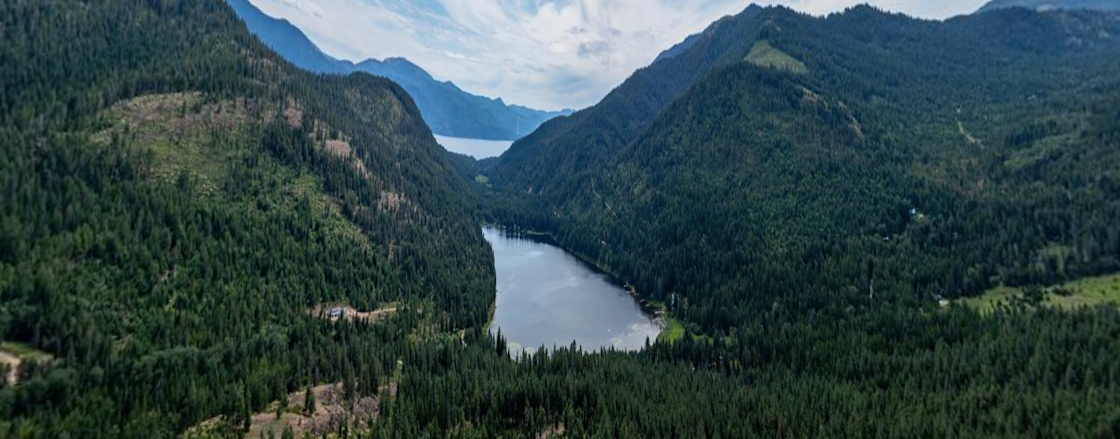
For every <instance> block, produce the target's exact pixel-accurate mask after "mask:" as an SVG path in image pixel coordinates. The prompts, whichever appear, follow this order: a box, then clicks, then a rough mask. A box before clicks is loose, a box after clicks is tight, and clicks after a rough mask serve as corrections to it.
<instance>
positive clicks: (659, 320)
mask: <svg viewBox="0 0 1120 439" xmlns="http://www.w3.org/2000/svg"><path fill="white" fill-rule="evenodd" d="M482 227H484V228H485V227H490V228H492V229H496V230H501V231H504V232H511V233H516V234H522V235H525V236H528V237H531V238H536V239H540V238H546V241H544V242H543V243H545V244H549V245H554V246H556V247H558V248H560V249H561V250H564V251H565V252H567V253H568V254H570V255H572V256H573V257H575V258H576V259H578V260H579V261H580V262H582V263H584V264H586V265H588V266H590V267H591V268H594V269H595V270H596V271H598V272H600V273H603V274H605V275H607V276H608V277H609V278H610V279H611V281H612V282H614V283H616V285H618V286H620V287H622V288H623V290H624V291H626V293H627V294H629V295H630V296H631V297H632V298H634V299H635V301H636V302H637V303H638V306H639V308H641V309H642V311H643V312H645V313H647V314H648V315H649V316H650V317H653V321H654V323H656V324H657V326H658V327H660V328H661V332H659V333H658V335H657V339H656V340H655V341H666V342H670V343H672V342H675V341H676V340H677V339H679V338H680V337H681V335H677V334H676V332H678V331H674V328H676V327H679V326H682V324H681V322H680V321H679V320H677V318H675V317H673V316H672V314H671V313H670V312H669V310H668V308H667V307H666V306H665V304H664V303H661V302H658V301H655V300H652V299H650V298H647V297H644V296H642V294H641V293H639V292H638V289H637V288H635V287H634V286H633V285H632V284H631V283H630V282H628V281H625V280H624V279H623V278H622V277H621V276H618V275H617V274H615V273H614V272H613V271H611V270H610V269H607V268H606V267H603V266H601V265H599V264H598V263H596V262H594V261H592V260H591V258H589V257H587V256H586V255H584V254H582V253H580V252H578V251H574V250H572V249H569V248H568V247H566V246H564V245H563V244H561V243H560V241H559V240H558V239H556V236H555V235H553V234H552V233H551V232H542V231H537V230H532V229H514V228H511V227H507V226H505V225H503V224H498V223H490V222H487V221H483V222H482ZM496 293H497V292H496V291H495V298H494V304H495V305H494V306H491V314H490V319H489V320H487V322H486V327H487V328H489V327H490V324H491V323H492V322H493V317H494V316H493V309H494V308H495V307H496V304H497V295H496Z"/></svg>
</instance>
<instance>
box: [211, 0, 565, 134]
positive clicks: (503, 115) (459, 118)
mask: <svg viewBox="0 0 1120 439" xmlns="http://www.w3.org/2000/svg"><path fill="white" fill-rule="evenodd" d="M226 1H227V3H229V5H230V6H231V7H232V8H233V10H234V11H235V12H236V13H237V15H238V17H240V18H241V19H242V20H244V21H245V24H246V26H248V28H249V31H250V32H252V33H253V34H255V35H257V36H258V37H259V38H260V39H261V41H263V42H264V43H265V44H266V45H268V46H269V47H271V48H272V49H273V50H275V51H276V52H277V53H279V54H280V55H281V56H283V57H284V59H287V60H288V61H289V62H291V63H292V64H295V65H296V66H298V67H300V68H303V69H306V70H309V71H312V72H316V73H329V74H343V75H344V74H349V73H352V72H365V73H369V74H372V75H377V76H384V77H386V78H389V79H390V80H392V81H394V82H396V83H398V84H400V85H401V87H403V88H404V89H405V91H407V92H408V94H409V95H410V96H412V99H413V100H414V101H416V105H417V106H418V107H419V108H420V114H421V115H422V116H423V118H424V121H425V122H426V123H427V124H428V127H429V128H431V130H432V132H433V133H435V134H438V135H442V136H449V137H466V138H473V139H486V140H516V139H519V138H521V137H523V136H525V135H527V134H529V133H531V132H533V130H535V129H537V127H539V126H540V125H541V124H542V123H544V122H546V121H548V120H549V119H552V118H555V117H557V116H565V115H569V114H571V113H572V111H571V110H562V111H541V110H536V109H531V108H527V107H522V106H516V105H506V103H505V102H503V101H502V100H501V98H497V99H490V98H486V97H482V96H477V95H473V94H470V93H467V92H465V91H463V90H462V89H460V88H459V87H458V86H456V85H455V84H453V83H451V82H440V81H437V80H436V79H435V78H432V76H431V75H430V74H428V72H426V71H425V70H424V69H423V68H421V67H420V66H417V65H416V64H413V63H412V62H410V61H408V60H407V59H404V58H388V59H386V60H384V61H378V60H374V59H369V60H365V61H362V62H360V63H357V64H354V63H352V62H350V61H346V60H339V59H336V58H334V57H331V56H330V55H327V54H325V53H323V51H322V50H320V49H319V47H318V46H316V45H315V43H313V42H312V41H311V40H310V39H308V38H307V36H306V35H305V34H304V33H303V31H301V30H299V28H297V27H295V26H294V25H292V24H291V23H290V22H288V21H287V20H284V19H278V18H274V17H271V16H269V15H267V14H265V13H264V12H262V11H261V10H260V9H257V7H255V6H253V5H252V4H251V3H249V0H226Z"/></svg>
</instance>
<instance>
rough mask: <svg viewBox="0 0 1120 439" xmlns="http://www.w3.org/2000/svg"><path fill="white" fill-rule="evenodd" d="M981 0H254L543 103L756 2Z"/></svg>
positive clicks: (588, 90) (338, 38) (938, 15)
mask: <svg viewBox="0 0 1120 439" xmlns="http://www.w3.org/2000/svg"><path fill="white" fill-rule="evenodd" d="M986 1H987V0H754V1H752V0H250V2H251V3H253V5H255V6H257V7H258V8H260V9H261V10H262V11H264V12H265V13H266V14H268V15H271V16H274V17H279V18H284V19H287V20H288V21H290V22H292V24H294V25H296V26H297V27H299V28H300V29H301V30H303V32H304V33H305V34H307V36H308V37H309V38H311V40H312V41H314V42H315V44H316V45H318V46H319V48H320V49H322V50H323V51H324V52H326V53H327V54H329V55H331V56H334V57H336V58H340V59H348V60H351V61H355V62H358V61H363V60H365V59H369V58H374V59H385V58H390V57H404V58H408V59H409V60H410V61H412V62H413V63H415V64H417V65H419V66H420V67H422V68H424V69H425V70H427V71H428V73H431V74H432V76H433V77H435V78H436V79H438V80H441V81H452V82H454V83H455V84H456V85H458V86H459V87H460V88H462V89H463V90H466V91H468V92H471V93H474V94H478V95H483V96H487V97H491V98H494V97H501V98H503V100H504V101H505V102H506V103H512V104H518V105H525V106H528V107H532V108H537V109H542V110H559V109H563V108H570V109H581V108H585V107H588V106H591V105H594V104H595V103H596V102H598V101H599V100H600V99H602V98H603V96H606V94H607V93H609V92H610V91H611V90H612V89H613V88H615V87H617V86H618V85H619V84H621V83H622V82H623V81H624V80H626V78H627V77H629V76H630V75H631V74H632V73H633V72H634V71H635V70H637V69H639V68H642V67H644V66H647V65H649V64H650V63H651V62H652V61H653V60H654V59H655V58H656V57H657V55H658V54H659V53H661V52H662V51H664V50H666V49H668V48H670V47H672V46H673V44H676V43H678V42H680V41H682V40H684V38H685V37H687V36H688V35H691V34H694V33H698V32H700V31H703V30H704V29H705V28H706V27H707V26H708V25H709V24H711V23H712V22H714V21H716V20H717V19H719V18H720V17H723V16H725V15H734V14H736V13H738V12H740V11H742V10H743V9H745V8H746V7H747V6H748V5H749V4H750V3H752V2H753V3H758V4H760V5H771V4H783V5H786V6H789V7H791V8H793V9H796V10H799V11H803V12H807V13H811V14H814V15H823V14H827V13H830V12H834V11H842V10H843V9H844V8H846V7H849V6H852V5H855V4H860V3H870V4H872V5H875V6H877V7H879V8H882V9H886V10H889V11H894V12H902V13H905V14H908V15H912V16H915V17H922V18H928V19H944V18H948V17H952V16H955V15H960V14H968V13H971V12H973V11H975V10H977V9H979V8H980V6H981V5H983V4H984V3H985V2H986Z"/></svg>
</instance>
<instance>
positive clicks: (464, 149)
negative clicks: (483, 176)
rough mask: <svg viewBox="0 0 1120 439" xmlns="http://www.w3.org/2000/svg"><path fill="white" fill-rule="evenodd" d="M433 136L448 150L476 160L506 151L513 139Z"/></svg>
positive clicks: (511, 144)
mask: <svg viewBox="0 0 1120 439" xmlns="http://www.w3.org/2000/svg"><path fill="white" fill-rule="evenodd" d="M435 137H436V142H437V143H439V144H440V145H441V146H443V147H444V148H445V149H447V150H448V151H451V152H454V153H458V154H464V155H469V156H471V157H474V158H475V159H478V160H482V159H485V158H490V157H497V156H500V155H502V153H503V152H506V150H507V149H509V147H510V146H513V141H510V140H481V139H464V138H461V137H444V136H435Z"/></svg>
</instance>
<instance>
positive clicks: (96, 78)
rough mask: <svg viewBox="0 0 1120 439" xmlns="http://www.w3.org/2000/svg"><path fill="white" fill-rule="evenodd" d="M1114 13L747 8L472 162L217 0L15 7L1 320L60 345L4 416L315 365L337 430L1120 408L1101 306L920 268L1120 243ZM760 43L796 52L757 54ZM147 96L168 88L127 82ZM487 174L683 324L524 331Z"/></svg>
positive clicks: (610, 431) (507, 196)
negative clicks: (501, 319) (668, 339)
mask: <svg viewBox="0 0 1120 439" xmlns="http://www.w3.org/2000/svg"><path fill="white" fill-rule="evenodd" d="M1118 26H1120V25H1118V24H1117V21H1116V20H1115V19H1114V17H1112V16H1102V15H1091V14H1080V13H1074V14H1068V13H1061V14H1034V13H1029V12H1027V11H1023V10H1014V11H1004V12H996V13H991V14H983V15H982V16H977V17H970V18H964V19H958V20H953V21H950V22H948V23H931V22H920V21H914V20H910V19H908V18H905V17H900V16H893V15H886V14H882V13H880V12H877V11H874V10H871V9H869V8H857V9H853V10H851V11H848V12H847V13H845V14H842V15H836V16H832V17H830V18H822V19H814V18H809V17H804V16H800V15H796V14H793V13H791V12H790V11H788V10H784V9H766V10H763V9H759V8H751V9H749V10H748V11H747V12H746V13H744V14H741V15H740V16H737V17H732V18H728V19H725V20H721V21H720V22H719V23H717V24H715V25H713V27H712V29H710V30H709V31H708V32H706V33H705V34H703V35H701V36H700V37H699V38H698V39H696V40H695V41H693V42H692V43H691V44H690V45H687V47H685V48H682V50H681V51H680V53H676V54H675V56H671V57H666V58H664V59H662V60H660V61H658V62H656V63H655V64H654V65H653V66H651V67H650V68H648V69H646V70H643V71H642V72H639V73H638V74H636V76H635V77H634V78H633V79H632V80H631V81H628V83H627V84H625V85H623V86H622V87H620V88H619V89H618V90H616V91H615V92H614V93H613V94H612V95H611V97H609V98H608V99H607V100H606V101H604V103H603V105H601V106H600V107H596V108H593V109H590V110H587V111H585V112H581V113H580V114H577V115H576V116H573V117H572V118H567V119H562V120H558V121H556V122H553V123H551V124H549V125H547V126H545V127H544V128H542V129H541V130H539V131H538V132H537V133H536V134H534V135H533V136H531V137H530V138H529V139H526V140H525V141H523V142H520V143H519V144H518V145H517V146H515V148H514V149H513V150H512V151H511V152H510V154H509V155H507V156H506V157H503V158H502V159H501V161H500V162H495V161H487V162H482V163H477V162H473V161H470V160H469V159H468V158H465V157H452V159H451V160H450V161H449V160H448V159H447V158H445V157H444V155H443V154H442V152H441V151H440V149H439V147H438V146H437V145H436V144H435V143H434V142H433V141H432V139H431V137H430V133H429V132H428V130H427V128H425V126H424V125H423V123H422V122H421V121H420V117H419V115H418V111H417V110H416V109H415V107H414V106H413V105H412V104H411V101H410V100H409V99H408V97H407V96H406V95H405V94H404V92H403V91H402V90H401V89H400V88H399V87H396V86H394V85H393V84H391V83H389V82H388V81H385V80H382V79H378V78H373V77H370V76H368V75H354V76H350V77H333V76H331V77H318V76H315V75H311V74H308V73H304V72H301V71H299V70H298V69H296V68H294V67H293V66H291V65H288V64H286V63H285V62H283V61H282V60H280V59H279V58H278V57H276V55H274V54H272V53H271V52H269V51H268V50H266V49H265V48H264V46H262V45H261V43H259V42H257V41H256V40H254V39H253V38H252V37H250V36H249V35H248V33H247V32H246V31H245V29H244V28H243V27H242V26H240V25H239V24H238V23H237V22H236V21H235V20H234V19H233V17H232V12H230V11H229V10H228V9H227V7H226V6H225V5H224V4H222V3H221V2H216V1H204V0H150V1H141V0H112V1H110V0H88V1H79V0H45V1H44V0H35V1H30V0H15V1H9V2H5V3H2V4H0V73H2V74H0V89H2V90H3V91H4V93H3V94H2V95H0V206H3V207H2V209H3V210H2V211H0V335H2V336H3V338H4V339H5V340H16V341H21V342H24V343H25V344H28V345H30V346H32V347H35V348H37V349H40V350H42V351H46V352H47V353H49V354H51V355H52V356H53V357H54V358H55V360H54V361H52V362H48V363H46V364H44V365H30V366H26V367H23V368H21V377H20V384H19V385H17V386H14V387H11V386H6V387H3V388H0V437H4V438H8V437H13V438H24V437H27V438H56V437H57V438H64V437H83V438H84V437H129V438H131V437H136V438H141V437H142V438H149V437H177V436H179V435H180V434H181V433H183V432H184V431H186V430H187V429H188V428H190V427H192V426H196V425H198V424H199V423H200V422H203V421H205V420H207V419H211V418H213V417H215V416H219V415H221V416H224V418H223V419H224V422H222V423H220V425H219V427H218V429H217V430H216V431H213V432H211V433H212V434H214V435H215V436H219V437H239V436H241V435H242V434H243V432H244V429H245V428H246V426H248V425H249V424H250V423H251V422H252V419H251V416H252V415H253V414H254V413H258V412H261V411H263V410H265V409H266V407H268V405H269V403H271V402H273V401H277V400H280V401H283V400H284V396H283V395H285V394H286V393H288V392H292V391H295V390H297V389H301V388H304V389H311V388H312V387H313V386H314V385H316V384H321V383H342V390H343V394H344V396H345V397H346V398H347V399H352V398H355V397H362V396H368V395H373V394H379V395H380V396H381V399H380V402H379V406H378V407H379V409H380V413H379V418H378V420H377V421H376V422H375V423H374V424H373V427H372V428H371V429H368V430H367V431H351V430H350V428H349V427H348V426H343V427H341V428H340V429H339V433H340V435H350V436H351V437H353V436H355V435H359V436H361V437H377V438H380V437H402V438H413V437H496V436H500V437H533V436H536V435H537V434H540V433H542V432H545V431H553V432H556V431H559V430H560V429H561V428H562V429H563V430H564V432H565V433H564V436H565V437H573V438H582V437H596V438H597V437H604V438H606V437H610V438H659V437H690V438H717V437H719V438H731V437H755V436H761V437H1116V436H1117V435H1118V434H1120V400H1118V396H1117V395H1120V366H1118V363H1117V362H1115V361H1113V359H1114V358H1116V356H1117V355H1118V353H1120V345H1118V343H1120V314H1118V311H1117V310H1116V309H1115V308H1110V307H1098V308H1092V309H1086V310H1081V311H1077V312H1061V311H1056V310H1051V309H1048V308H1044V307H1043V308H1038V309H1034V308H1030V307H1027V306H1025V305H1024V304H1012V305H1011V306H1009V307H1005V308H1000V309H997V310H996V311H995V312H994V313H992V314H991V315H989V316H985V317H981V316H979V315H977V314H975V313H974V312H971V311H969V310H967V309H964V308H960V307H949V308H947V309H941V308H939V307H937V306H936V305H935V304H934V302H933V300H932V299H933V297H934V295H935V294H943V295H947V296H950V297H952V296H955V295H961V294H972V293H976V292H978V291H981V290H983V289H984V288H986V287H988V286H991V285H993V284H995V283H998V282H1003V283H1008V284H1014V285H1041V284H1048V283H1052V282H1055V281H1058V280H1061V279H1066V278H1073V277H1078V276H1083V275H1087V274H1092V273H1097V272H1104V271H1114V270H1116V269H1117V268H1118V266H1117V264H1118V261H1120V231H1118V229H1117V227H1118V226H1117V224H1116V221H1114V219H1115V218H1117V217H1120V215H1118V214H1120V212H1118V207H1117V203H1118V200H1120V172H1118V171H1117V167H1118V163H1120V159H1118V157H1117V154H1118V152H1117V151H1120V148H1118V147H1117V141H1118V140H1120V117H1118V116H1120V98H1118V96H1120V95H1118V90H1120V86H1118V84H1117V81H1120V79H1117V78H1116V76H1115V72H1116V71H1117V67H1118V66H1117V63H1120V57H1118V56H1116V55H1117V43H1115V42H1113V41H1112V40H1110V39H1108V38H1103V37H1101V35H1105V34H1108V35H1120V32H1118V29H1117V27H1118ZM1102 31H1103V33H1102ZM760 38H764V39H766V41H768V43H769V44H770V45H771V47H773V48H776V49H778V50H781V51H782V52H783V53H785V54H787V55H788V56H790V57H792V58H793V59H796V60H798V61H800V62H802V63H804V64H805V65H806V70H807V71H808V73H807V74H798V75H791V74H789V73H785V72H782V71H777V70H773V69H769V68H766V67H757V66H753V65H751V64H750V63H747V62H744V61H743V59H744V58H745V57H746V56H747V54H748V53H749V51H750V49H751V48H752V47H754V44H755V43H756V42H757V41H759V39H760ZM183 92H200V94H199V95H190V94H185V93H183ZM151 95H157V96H156V97H155V98H156V99H157V100H163V101H165V102H181V105H180V106H178V107H175V108H165V109H162V110H159V109H156V110H153V111H152V112H151V113H146V112H145V113H142V114H139V115H137V114H133V113H129V112H128V111H124V110H120V108H119V106H117V105H119V104H120V103H122V102H135V101H130V99H132V98H137V97H141V96H146V97H151ZM183 96H195V97H186V98H184V97H183ZM242 101H243V102H245V104H244V105H238V104H237V103H238V102H242ZM294 104H298V108H299V109H301V113H302V117H301V118H294V119H293V117H290V116H289V115H286V114H285V111H286V110H293V109H295V108H296V105H294ZM140 108H144V107H140ZM958 108H959V109H960V110H959V111H958ZM218 109H222V111H219V110H218ZM227 111H230V112H232V113H233V114H234V115H237V114H241V115H244V117H245V118H244V120H240V123H236V124H228V125H223V124H221V123H217V122H215V123H213V124H211V125H201V127H202V128H199V127H198V126H196V127H195V128H191V126H190V125H189V124H187V121H190V120H195V119H197V118H203V117H205V118H212V119H213V120H215V121H221V120H225V119H222V117H231V116H223V115H225V114H226V112H227ZM139 116H152V117H165V118H166V120H162V119H157V121H159V120H162V123H163V125H161V126H162V127H163V130H162V131H161V130H155V131H153V130H151V129H149V128H147V127H146V125H144V124H134V123H131V122H129V118H130V117H139ZM140 118H142V117H140ZM119 119H124V121H123V122H122V121H121V120H119ZM295 119H300V120H298V123H297V121H296V120H295ZM231 120H239V119H236V118H235V119H231ZM177 124H186V125H182V126H180V125H177ZM157 125H159V124H158V123H157ZM176 127H179V128H182V129H179V128H176ZM184 127H185V128H184ZM327 139H332V140H339V139H347V141H348V144H349V146H350V147H351V148H352V149H353V154H352V155H351V156H349V157H338V156H335V155H332V154H329V153H327V152H326V151H325V150H324V149H323V147H322V145H323V142H324V141H325V140H327ZM198 157H201V158H198ZM188 158H189V159H191V160H197V161H190V160H187V159H188ZM183 163H186V165H183ZM359 164H360V166H359ZM172 171H173V172H172ZM455 173H458V174H459V175H460V176H462V177H466V178H467V179H469V180H471V181H472V182H470V183H464V182H463V181H462V179H461V178H459V177H457V176H456V175H455ZM472 174H473V175H472ZM478 175H487V176H492V177H493V178H494V180H493V181H494V182H495V186H494V189H493V190H491V189H489V188H487V187H486V186H485V185H482V184H478V183H474V182H473V179H474V177H476V176H478ZM468 185H470V186H473V187H475V188H478V189H479V192H480V193H484V194H486V197H488V198H487V202H488V203H489V204H488V207H489V208H490V216H491V218H490V219H493V220H499V221H501V222H503V223H506V224H509V225H511V226H522V227H531V228H536V229H540V230H544V231H549V232H552V233H553V234H554V235H555V236H556V237H557V240H558V241H559V242H560V243H562V244H564V245H566V246H568V247H569V248H571V249H573V250H574V251H577V252H579V253H581V254H582V255H583V256H585V257H587V258H588V259H590V260H592V261H594V262H596V263H597V264H599V265H600V266H603V267H605V268H607V269H609V270H611V271H613V272H615V273H617V274H618V275H619V276H620V277H622V278H624V279H626V280H628V281H630V282H632V283H633V284H635V285H637V286H638V289H639V291H640V292H641V293H643V294H646V295H649V296H653V297H657V298H666V297H670V298H671V299H672V300H669V301H667V302H668V303H671V304H675V306H673V307H672V310H671V311H672V313H673V314H674V315H675V316H677V317H679V318H681V319H682V320H683V321H684V323H685V326H686V328H689V329H688V333H687V334H686V335H685V336H684V337H683V338H682V339H681V340H680V341H678V342H676V343H657V344H654V345H652V346H650V347H649V348H647V350H646V351H644V352H641V353H631V354H624V353H616V352H605V353H595V354H590V353H583V352H580V351H579V350H578V349H577V348H576V347H575V346H574V345H573V346H571V347H568V348H561V349H558V350H555V351H552V352H540V353H538V354H536V355H534V356H528V355H523V356H522V357H521V358H520V359H519V360H518V361H511V360H510V359H509V357H508V355H509V351H508V346H507V345H506V340H505V339H504V337H503V336H502V335H501V334H500V333H499V334H496V335H495V336H493V337H491V336H490V335H488V334H486V333H485V330H484V329H483V326H484V323H485V320H486V313H487V310H488V308H489V306H490V304H491V303H492V301H493V285H494V278H493V276H494V274H493V271H492V269H491V262H492V260H491V256H490V254H489V252H488V251H487V250H486V246H485V243H484V241H483V239H482V236H481V234H480V233H479V231H478V230H477V224H478V221H477V219H476V218H474V214H473V212H474V210H475V208H476V206H475V204H474V201H475V200H474V199H472V196H471V194H472V193H473V192H472V191H471V190H469V189H468ZM398 196H399V197H398ZM386 200H388V201H386ZM401 200H403V203H400V204H398V205H396V206H393V204H394V202H395V201H401ZM326 201H330V203H326ZM323 204H328V205H330V206H337V207H336V208H335V209H337V212H334V211H333V210H331V209H332V208H330V207H326V208H324V207H322V205H323ZM912 209H914V210H912ZM332 212H334V213H332ZM348 231H349V232H348ZM1032 291H1034V290H1032ZM1037 291H1042V290H1037ZM673 293H675V295H671V294H673ZM1029 296H1034V297H1037V294H1031V295H1029ZM678 298H679V300H677V299H678ZM325 302H346V303H348V304H350V305H353V306H356V307H358V308H362V309H367V310H368V309H373V308H375V307H378V306H380V305H382V304H385V303H387V302H399V303H401V304H402V307H401V310H400V311H399V312H398V313H397V314H396V315H394V316H393V317H392V318H389V319H387V320H386V321H383V322H380V323H377V324H376V325H371V324H365V323H359V322H347V321H345V320H343V321H340V322H330V321H327V320H325V319H320V318H318V317H317V316H312V315H310V314H309V310H310V308H311V307H313V306H315V305H319V304H323V303H325ZM421 310H422V311H421ZM460 329H463V330H464V332H462V334H461V335H460V334H458V333H457V331H458V330H460ZM433 333H442V334H445V335H440V334H434V335H433ZM446 334H455V335H446ZM460 337H461V338H460ZM398 360H400V363H398ZM393 384H395V385H396V386H395V387H393ZM382 385H385V386H386V387H384V388H383V389H382V388H380V386H382ZM393 395H395V396H393ZM304 398H305V400H304V401H302V402H303V403H304V405H305V407H307V408H310V407H314V406H315V405H316V404H315V401H314V396H313V393H311V392H309V393H308V394H307V395H306V396H305V397H304ZM291 436H292V434H290V433H289V432H288V431H284V432H283V433H282V437H291Z"/></svg>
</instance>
